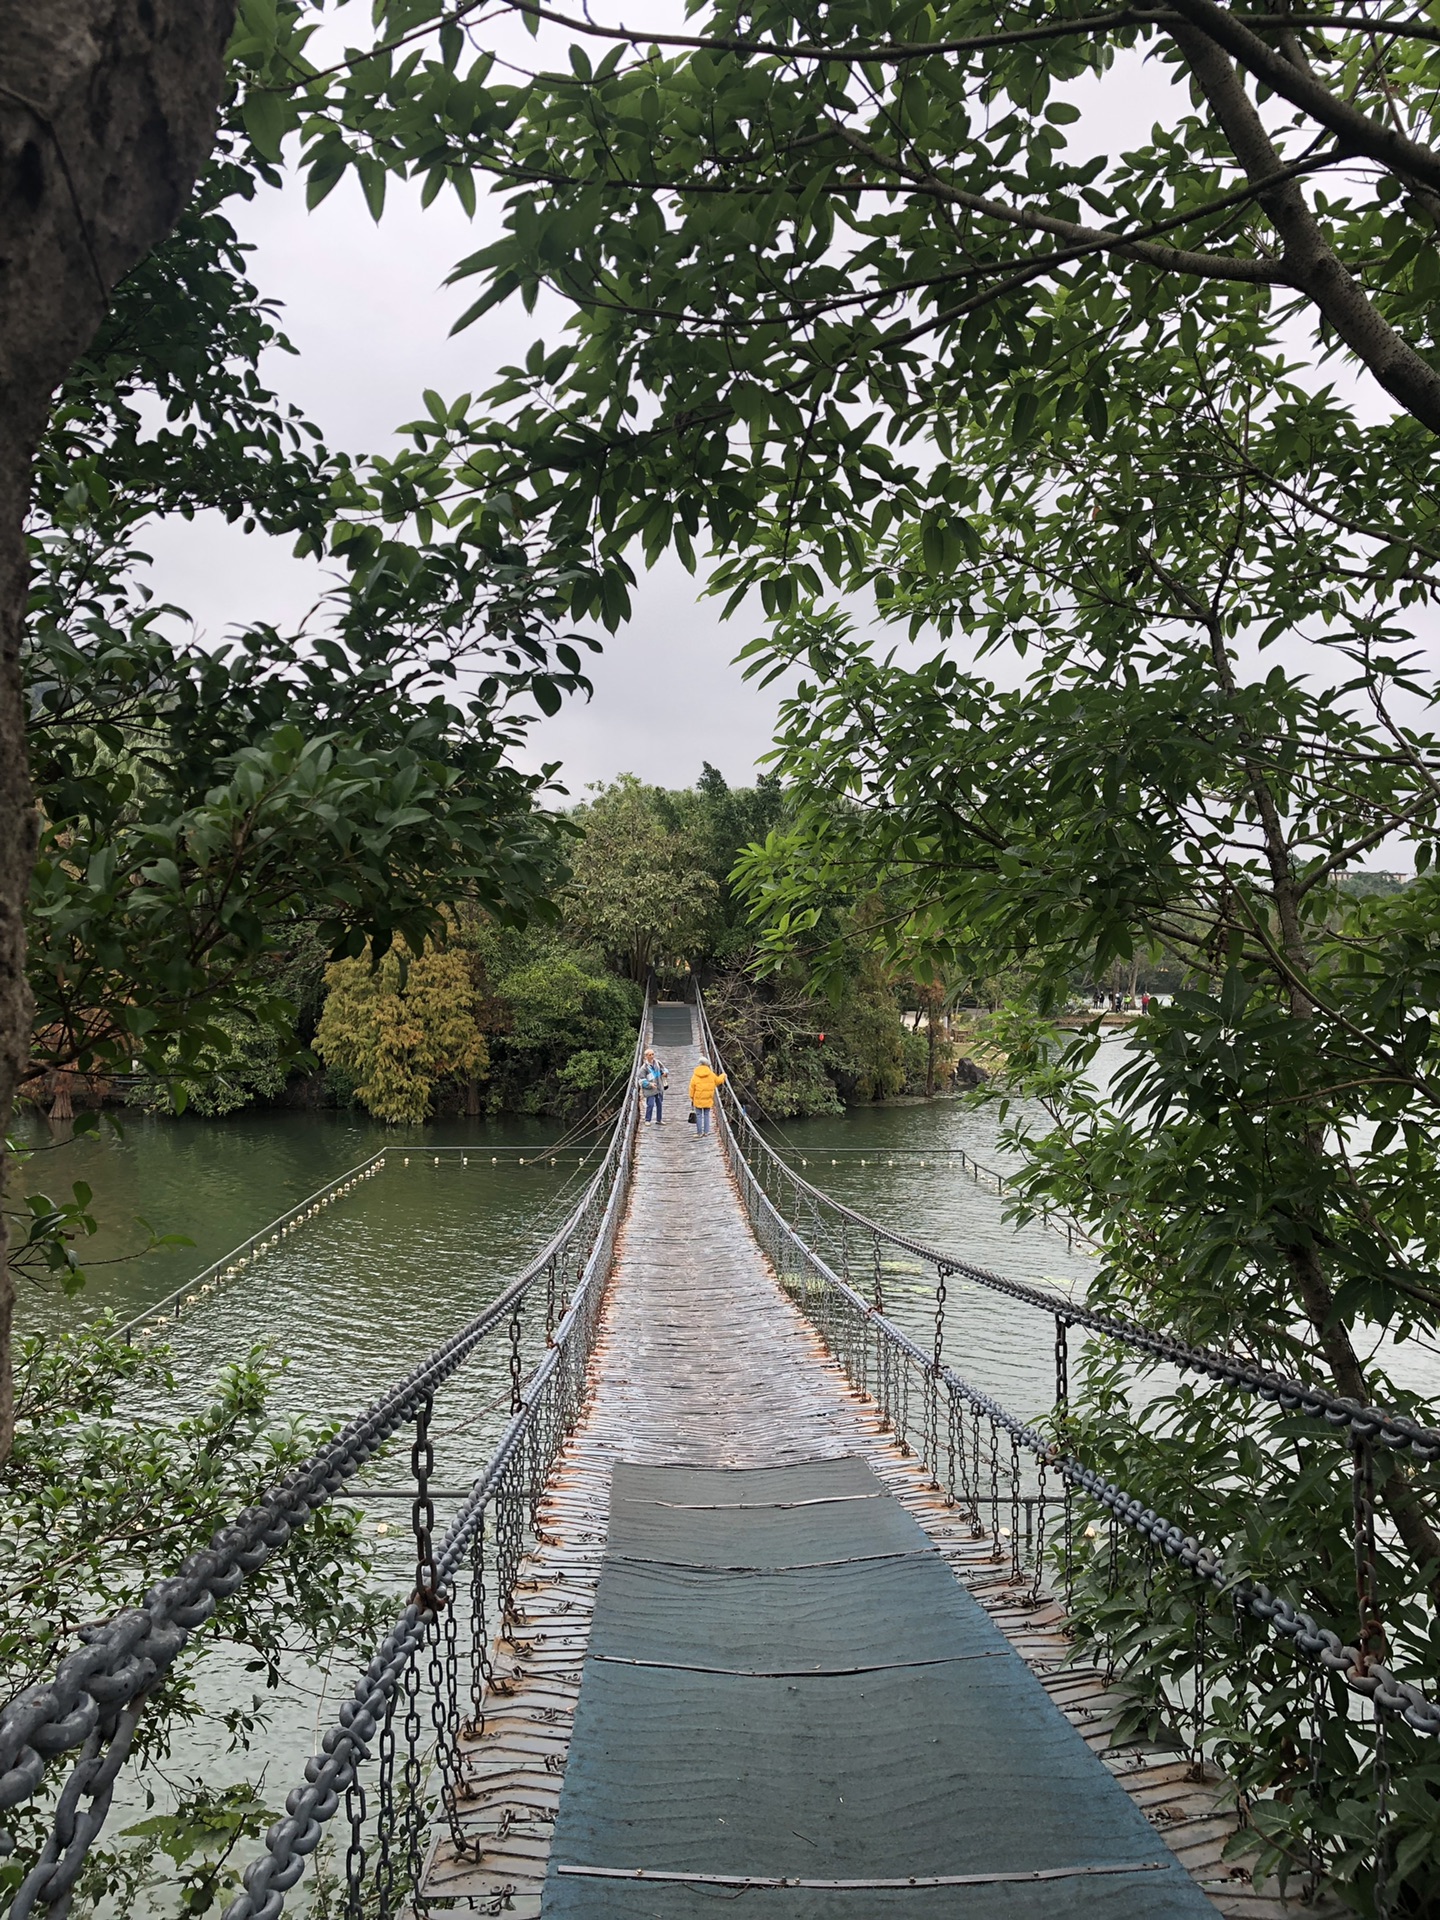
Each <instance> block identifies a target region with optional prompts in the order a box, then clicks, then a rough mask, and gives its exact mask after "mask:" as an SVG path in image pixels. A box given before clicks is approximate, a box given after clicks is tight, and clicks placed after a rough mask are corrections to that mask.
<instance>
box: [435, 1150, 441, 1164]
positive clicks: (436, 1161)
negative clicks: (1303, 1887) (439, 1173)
mask: <svg viewBox="0 0 1440 1920" xmlns="http://www.w3.org/2000/svg"><path fill="white" fill-rule="evenodd" d="M435 1164H436V1166H437V1167H438V1166H439V1164H440V1156H439V1154H438V1153H437V1154H436V1156H435Z"/></svg>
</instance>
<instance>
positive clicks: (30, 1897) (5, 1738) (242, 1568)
mask: <svg viewBox="0 0 1440 1920" xmlns="http://www.w3.org/2000/svg"><path fill="white" fill-rule="evenodd" d="M644 1034H645V1023H644V1021H643V1020H642V1023H641V1031H640V1035H639V1037H638V1038H637V1042H636V1048H635V1055H634V1059H633V1062H632V1066H631V1075H630V1088H629V1091H628V1094H627V1098H626V1100H625V1102H624V1103H623V1105H622V1107H621V1109H620V1111H621V1116H622V1117H621V1123H620V1125H619V1126H618V1127H617V1129H616V1131H615V1133H614V1135H613V1137H612V1139H611V1142H610V1146H609V1148H608V1150H607V1152H606V1155H605V1158H604V1160H603V1161H602V1162H601V1164H600V1166H599V1167H598V1168H597V1170H596V1172H595V1174H594V1176H593V1178H592V1179H591V1180H590V1182H589V1184H588V1185H587V1187H586V1189H585V1192H584V1194H583V1195H582V1197H581V1198H580V1200H579V1201H578V1203H577V1204H576V1206H575V1208H574V1209H573V1211H572V1212H571V1213H570V1215H569V1216H568V1218H567V1219H566V1220H565V1222H564V1223H563V1224H562V1225H561V1227H560V1228H559V1229H558V1230H557V1231H556V1232H555V1233H554V1234H553V1235H552V1236H551V1238H550V1239H549V1240H548V1241H547V1243H546V1244H545V1246H544V1247H543V1248H542V1249H541V1250H540V1252H539V1253H538V1254H537V1255H536V1256H535V1258H534V1259H533V1260H532V1261H531V1262H530V1264H529V1265H528V1266H527V1267H526V1269H525V1270H524V1272H523V1273H522V1274H521V1275H520V1276H519V1277H518V1279H516V1280H515V1281H513V1282H512V1283H511V1285H510V1286H509V1287H507V1288H506V1289H505V1290H504V1292H503V1293H501V1294H500V1295H499V1297H498V1298H497V1299H495V1300H493V1301H492V1302H491V1303H490V1305H489V1306H488V1307H486V1308H485V1309H484V1310H483V1311H482V1312H481V1313H479V1314H477V1315H476V1316H475V1317H474V1318H473V1319H472V1320H471V1321H470V1322H469V1323H468V1324H467V1325H466V1326H464V1327H463V1328H461V1329H460V1330H459V1331H458V1332H457V1333H456V1334H454V1335H453V1336H452V1337H451V1338H450V1339H449V1340H447V1341H446V1342H445V1343H444V1344H443V1345H442V1346H440V1347H438V1348H436V1349H435V1350H434V1351H433V1352H432V1353H431V1354H429V1355H428V1356H427V1357H426V1359H424V1360H423V1361H421V1362H420V1363H419V1365H418V1366H416V1367H414V1368H412V1369H411V1371H410V1372H409V1373H407V1374H406V1375H405V1376H404V1378H403V1379H401V1380H399V1381H397V1382H396V1383H395V1384H394V1385H393V1386H392V1387H390V1388H389V1389H388V1391H387V1392H385V1393H384V1394H382V1395H381V1396H380V1398H379V1399H377V1400H375V1401H374V1402H373V1403H372V1404H371V1405H370V1406H369V1407H367V1408H366V1409H365V1410H364V1412H362V1413H360V1414H358V1415H357V1416H356V1417H355V1418H354V1419H352V1420H351V1421H350V1422H349V1423H348V1424H347V1425H346V1426H345V1427H344V1428H343V1429H342V1430H341V1431H340V1432H339V1433H338V1434H337V1435H336V1436H335V1438H334V1439H333V1440H331V1441H330V1442H329V1443H328V1444H327V1445H326V1446H324V1447H322V1448H321V1449H320V1450H319V1451H318V1452H317V1453H315V1454H314V1455H312V1456H311V1458H310V1459H309V1460H308V1461H306V1462H304V1463H303V1464H302V1465H300V1466H298V1467H295V1468H293V1469H292V1470H291V1471H290V1472H289V1473H288V1474H287V1475H286V1476H285V1477H284V1479H282V1480H281V1481H279V1482H278V1483H277V1484H276V1485H274V1486H272V1487H271V1488H270V1489H269V1490H268V1491H267V1492H266V1493H264V1494H263V1495H262V1496H261V1497H260V1499H258V1500H257V1501H256V1502H255V1503H254V1505H252V1506H250V1507H247V1508H246V1509H245V1510H244V1512H242V1513H240V1514H238V1515H237V1516H236V1517H235V1519H234V1520H233V1521H231V1522H230V1523H229V1524H228V1525H226V1526H224V1527H222V1528H220V1529H219V1530H218V1531H217V1532H216V1533H215V1534H214V1536H213V1537H212V1538H211V1540H210V1543H209V1545H208V1546H206V1547H205V1548H203V1549H202V1550H201V1551H199V1552H197V1553H194V1554H192V1555H191V1556H190V1557H189V1558H188V1559H187V1560H185V1561H184V1562H183V1563H182V1565H181V1566H180V1567H179V1568H178V1569H177V1571H176V1573H175V1574H174V1575H173V1576H171V1577H170V1578H168V1579H165V1580H161V1581H159V1582H158V1583H157V1584H156V1585H155V1586H154V1587H152V1588H151V1589H150V1591H149V1593H148V1594H147V1595H146V1597H145V1599H144V1601H143V1602H142V1604H141V1605H140V1606H138V1607H129V1608H126V1609H124V1610H123V1611H121V1612H119V1613H116V1614H114V1615H112V1616H111V1617H110V1618H109V1619H106V1620H103V1621H100V1622H98V1623H96V1624H94V1625H92V1626H87V1627H83V1628H81V1629H80V1634H79V1638H80V1640H81V1642H82V1644H81V1645H80V1646H79V1647H78V1648H76V1649H75V1650H74V1651H73V1652H70V1653H68V1654H66V1655H65V1656H64V1657H63V1658H62V1659H61V1660H60V1662H59V1664H58V1665H57V1667H56V1669H55V1672H54V1674H53V1675H52V1677H51V1678H50V1679H49V1680H46V1681H42V1682H39V1683H37V1684H35V1685H32V1686H30V1687H27V1688H26V1689H25V1690H24V1691H23V1692H22V1693H20V1694H18V1695H17V1696H16V1697H15V1698H14V1699H13V1700H12V1701H11V1702H10V1703H9V1704H8V1705H7V1706H6V1707H5V1708H4V1709H3V1710H0V1817H3V1815H4V1814H5V1813H7V1812H8V1811H9V1810H10V1809H12V1808H15V1807H19V1806H21V1805H23V1804H25V1803H26V1802H28V1801H31V1800H33V1799H35V1798H36V1796H37V1795H39V1794H40V1793H41V1792H42V1790H43V1789H44V1787H45V1785H46V1782H47V1780H48V1779H50V1778H51V1776H52V1770H53V1769H54V1767H55V1763H56V1762H58V1761H62V1760H63V1757H64V1756H65V1755H67V1754H73V1753H76V1752H77V1750H78V1758H77V1759H76V1760H75V1761H74V1763H73V1765H72V1766H71V1770H70V1772H69V1775H68V1777H67V1778H66V1779H65V1781H64V1783H63V1785H62V1786H61V1787H60V1789H59V1792H58V1794H57V1797H56V1800H55V1804H54V1807H53V1810H52V1812H51V1816H50V1825H49V1831H48V1834H47V1837H46V1839H45V1842H44V1844H43V1847H42V1848H41V1851H40V1853H39V1856H38V1858H37V1859H35V1860H34V1862H33V1864H32V1865H31V1866H30V1868H29V1870H28V1871H27V1872H26V1873H25V1875H24V1877H23V1878H22V1880H21V1881H20V1883H19V1885H18V1886H17V1888H16V1890H15V1893H14V1895H13V1899H12V1901H11V1903H10V1905H9V1907H8V1908H7V1909H6V1913H7V1915H8V1920H30V1916H31V1915H33V1914H47V1915H50V1916H63V1915H64V1914H66V1913H68V1911H69V1909H70V1905H71V1901H72V1899H73V1896H74V1890H75V1885H76V1881H77V1879H78V1877H79V1874H80V1872H81V1869H82V1867H83V1866H84V1862H85V1858H86V1855H87V1854H88V1852H89V1850H90V1848H91V1846H92V1845H93V1843H94V1841H95V1839H96V1837H97V1835H98V1834H99V1832H100V1830H101V1828H102V1827H103V1825H104V1823H105V1820H106V1817H107V1815H108V1813H109V1811H110V1804H111V1800H112V1797H113V1794H114V1790H115V1783H116V1780H117V1778H118V1776H119V1774H120V1772H121V1769H122V1768H123V1766H124V1764H125V1761H126V1759H127V1757H128V1755H129V1752H130V1748H131V1745H132V1743H133V1740H134V1734H135V1728H136V1725H137V1722H138V1719H139V1715H140V1712H141V1710H142V1708H143V1705H144V1702H145V1700H146V1698H147V1696H148V1695H149V1694H150V1693H151V1692H152V1691H153V1690H154V1688H155V1686H156V1685H157V1683H158V1682H159V1680H160V1679H161V1678H162V1676H163V1675H164V1674H165V1673H166V1672H167V1671H168V1669H169V1668H170V1667H171V1666H172V1665H173V1663H174V1662H175V1660H176V1659H177V1658H178V1656H179V1654H180V1653H181V1651H182V1649H183V1648H184V1647H185V1645H186V1644H187V1642H188V1641H189V1639H190V1637H191V1635H192V1634H193V1633H194V1632H195V1631H196V1630H197V1629H198V1628H199V1627H200V1626H202V1625H203V1624H204V1622H205V1621H207V1620H208V1619H209V1618H210V1617H211V1615H212V1614H213V1613H214V1612H215V1610H216V1608H217V1607H218V1606H220V1605H221V1604H222V1603H223V1602H224V1601H225V1600H227V1599H228V1598H229V1597H230V1596H231V1595H232V1594H234V1593H235V1592H236V1591H237V1590H238V1589H239V1588H240V1587H241V1586H242V1585H243V1584H244V1583H245V1581H246V1580H247V1579H249V1578H250V1577H251V1575H253V1574H254V1573H256V1572H257V1571H258V1570H259V1569H260V1568H261V1567H262V1566H264V1565H265V1564H266V1563H267V1561H269V1560H270V1559H271V1558H272V1557H273V1556H274V1555H275V1554H276V1553H278V1552H280V1551H281V1550H282V1549H283V1548H284V1547H285V1545H286V1544H287V1542H288V1541H289V1540H290V1538H291V1536H292V1535H293V1534H294V1533H296V1532H297V1531H298V1530H299V1529H301V1528H303V1527H304V1526H305V1525H306V1523H307V1522H308V1521H309V1519H310V1517H311V1515H312V1514H313V1513H315V1512H316V1511H317V1510H318V1509H319V1508H321V1507H323V1506H324V1505H326V1503H327V1502H328V1501H330V1500H331V1499H332V1498H333V1497H334V1495H335V1494H336V1493H338V1492H339V1491H340V1489H341V1488H342V1487H343V1486H344V1485H345V1483H346V1482H347V1481H348V1480H349V1479H351V1478H352V1477H353V1476H354V1475H355V1474H356V1473H357V1472H358V1471H359V1470H360V1468H361V1467H363V1466H364V1465H365V1463H366V1462H367V1461H368V1460H370V1459H371V1458H372V1457H373V1456H374V1455H375V1453H376V1452H377V1451H378V1450H379V1449H380V1448H381V1447H382V1446H383V1445H384V1444H385V1442H386V1441H387V1440H389V1439H390V1437H391V1436H392V1435H393V1434H394V1433H396V1432H397V1431H398V1430H399V1429H400V1428H401V1427H402V1426H404V1425H405V1424H407V1423H408V1422H410V1421H412V1420H414V1419H416V1417H417V1414H418V1413H419V1412H420V1410H421V1409H422V1408H425V1407H428V1405H429V1404H430V1403H431V1401H432V1400H433V1398H434V1396H435V1394H436V1392H437V1391H438V1390H439V1389H440V1388H441V1387H442V1386H444V1385H445V1383H446V1382H447V1381H449V1380H450V1379H451V1377H452V1376H453V1375H454V1374H456V1373H457V1372H458V1371H459V1369H460V1368H461V1367H462V1366H464V1364H465V1363H466V1361H468V1360H469V1359H470V1358H471V1356H472V1355H473V1354H474V1353H475V1352H476V1350H477V1348H478V1347H479V1346H480V1345H481V1343H482V1342H483V1341H484V1340H485V1339H486V1337H487V1336H488V1335H490V1334H491V1333H493V1332H494V1331H495V1329H496V1328H498V1327H501V1326H513V1322H514V1318H515V1314H516V1311H517V1307H518V1305H519V1303H521V1302H522V1301H524V1300H525V1299H526V1297H527V1295H528V1294H529V1293H530V1291H531V1289H532V1287H534V1285H535V1282H536V1281H537V1280H538V1281H541V1282H542V1283H543V1282H544V1280H545V1278H546V1276H547V1275H548V1274H549V1273H550V1272H551V1271H552V1270H553V1268H554V1267H556V1266H558V1268H559V1270H560V1271H561V1272H564V1271H566V1270H567V1269H569V1270H572V1271H574V1270H579V1271H580V1272H581V1273H589V1272H591V1271H592V1270H593V1268H594V1265H595V1261H596V1257H597V1249H598V1248H599V1247H600V1246H601V1242H602V1240H603V1238H604V1236H605V1235H606V1234H607V1233H609V1232H613V1217H614V1208H615V1204H616V1199H617V1195H618V1193H619V1191H620V1189H621V1187H622V1185H623V1183H624V1182H625V1181H626V1180H627V1179H628V1176H629V1167H630V1155H631V1150H632V1149H631V1138H632V1135H633V1127H634V1115H635V1106H636V1102H635V1098H634V1088H635V1086H636V1084H637V1083H638V1073H639V1063H640V1058H641V1052H642V1048H643V1042H644ZM535 1292H536V1300H537V1301H538V1302H540V1303H541V1311H542V1312H543V1303H544V1299H545V1288H544V1285H543V1284H542V1285H541V1286H540V1287H539V1288H536V1290H535ZM582 1311H583V1310H582V1307H581V1291H580V1289H579V1288H578V1287H577V1290H576V1292H575V1294H574V1296H573V1298H572V1299H571V1300H570V1301H569V1302H568V1303H567V1312H566V1315H565V1318H564V1319H562V1321H561V1323H560V1326H559V1327H557V1328H556V1329H555V1331H554V1336H553V1337H554V1342H555V1345H554V1346H553V1347H552V1348H551V1349H550V1350H549V1351H548V1352H547V1353H546V1357H545V1360H544V1361H542V1363H541V1366H540V1368H539V1369H537V1371H536V1374H535V1375H534V1376H533V1379H532V1389H533V1390H536V1391H538V1390H539V1388H540V1387H543V1386H544V1384H545V1382H546V1381H547V1380H549V1379H550V1377H551V1376H552V1374H553V1373H554V1372H555V1370H556V1368H557V1367H558V1366H559V1361H558V1360H557V1359H554V1358H552V1356H553V1355H558V1354H559V1353H560V1350H561V1333H562V1331H563V1329H564V1328H565V1327H566V1325H567V1324H569V1325H573V1324H574V1323H575V1316H576V1314H577V1313H581V1312H582ZM567 1339H569V1340H570V1341H571V1343H572V1344H573V1335H571V1336H567ZM582 1371H583V1369H582ZM537 1383H538V1386H537ZM532 1389H527V1390H526V1391H525V1392H524V1393H522V1394H521V1396H520V1399H519V1402H518V1406H517V1410H516V1411H515V1413H514V1416H513V1419H512V1423H511V1424H512V1427H513V1428H514V1429H515V1431H516V1433H517V1434H518V1435H521V1436H523V1435H524V1434H525V1433H527V1432H528V1431H529V1427H530V1423H531V1421H532V1419H533V1417H534V1415H533V1411H529V1409H530V1406H531V1399H532V1397H533V1395H532ZM517 1423H518V1424H517ZM515 1444H518V1442H514V1441H512V1442H511V1445H512V1449H513V1446H514V1445H515ZM502 1451H503V1448H502ZM507 1457H508V1456H507ZM473 1498H474V1496H472V1500H473ZM466 1511H467V1512H468V1511H469V1508H467V1510H466ZM463 1518H464V1516H463V1515H462V1519H463ZM456 1524H457V1525H459V1524H460V1522H459V1521H457V1523H456ZM452 1532H453V1529H452ZM437 1570H439V1571H443V1570H444V1550H443V1549H442V1550H441V1553H440V1555H439V1556H438V1558H437ZM417 1618H419V1615H418V1614H417ZM396 1631H397V1632H399V1631H400V1629H399V1628H397V1630H396ZM387 1647H388V1651H387V1648H381V1649H380V1650H379V1651H378V1652H377V1654H376V1662H378V1663H379V1664H378V1665H375V1666H373V1675H374V1678H373V1680H372V1683H371V1684H372V1686H378V1685H381V1683H382V1679H383V1676H384V1675H385V1674H387V1673H389V1672H390V1671H391V1666H392V1664H393V1662H394V1661H395V1660H396V1659H398V1658H400V1648H401V1642H400V1641H396V1642H395V1644H394V1646H393V1647H390V1646H389V1643H387ZM408 1658H409V1655H408V1654H407V1655H405V1657H404V1658H403V1659H400V1664H399V1665H398V1666H395V1667H394V1671H395V1673H397V1674H398V1673H400V1672H402V1671H403V1670H404V1665H405V1660H406V1659H408ZM14 1845H15V1842H14V1837H13V1835H11V1834H10V1833H9V1832H7V1831H6V1830H4V1828H0V1858H6V1857H9V1855H11V1854H12V1853H13V1851H14Z"/></svg>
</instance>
